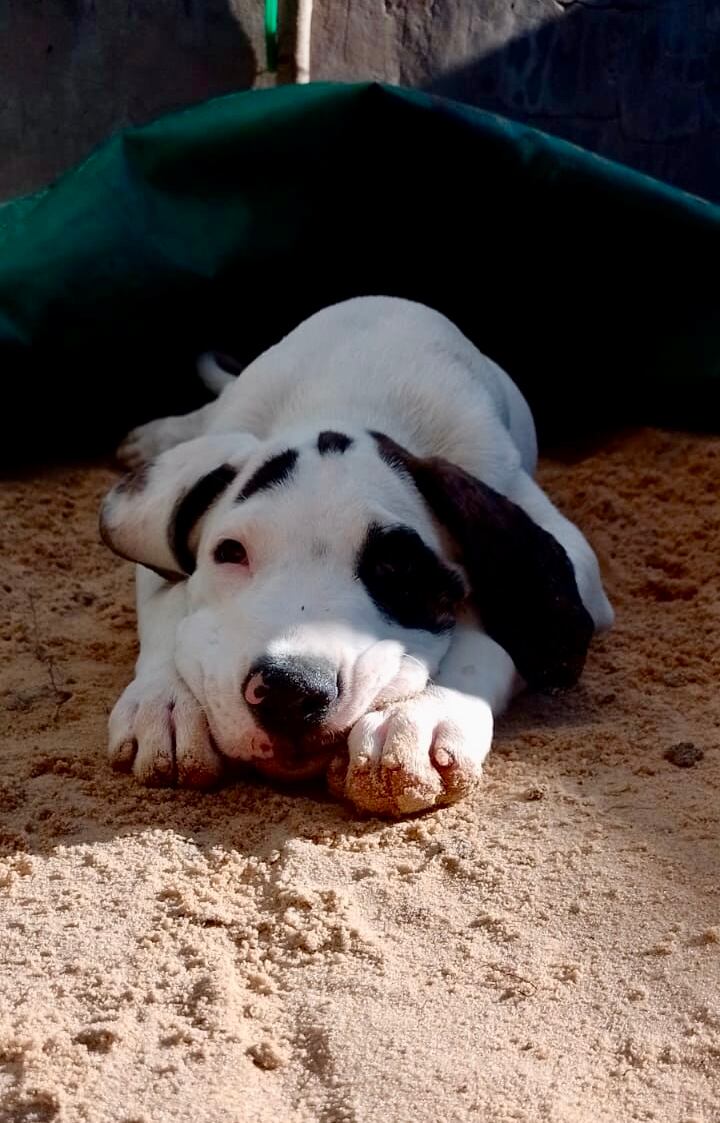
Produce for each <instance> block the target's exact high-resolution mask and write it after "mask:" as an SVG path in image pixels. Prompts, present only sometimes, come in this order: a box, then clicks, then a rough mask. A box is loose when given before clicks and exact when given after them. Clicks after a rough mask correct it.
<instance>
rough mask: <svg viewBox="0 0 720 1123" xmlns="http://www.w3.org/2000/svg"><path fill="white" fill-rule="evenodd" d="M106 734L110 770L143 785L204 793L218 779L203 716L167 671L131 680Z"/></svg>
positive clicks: (217, 761) (218, 761) (216, 760)
mask: <svg viewBox="0 0 720 1123" xmlns="http://www.w3.org/2000/svg"><path fill="white" fill-rule="evenodd" d="M108 733H109V737H108V754H109V757H110V762H111V764H112V766H113V768H117V769H119V770H121V771H123V772H132V773H133V775H134V776H135V777H136V778H137V779H138V780H139V781H140V782H141V783H143V784H148V785H151V786H155V787H159V786H164V785H168V784H180V785H181V786H183V787H189V788H207V787H210V786H212V785H213V784H215V783H217V781H218V780H219V778H220V776H221V774H222V771H223V764H222V761H221V759H220V757H219V756H218V754H217V752H216V751H215V749H214V747H213V743H212V738H211V737H210V731H209V729H208V726H207V721H206V720H205V715H204V713H203V711H202V709H201V708H200V706H199V705H198V703H197V702H196V700H195V698H194V697H193V695H192V694H191V693H190V691H189V690H188V688H187V687H186V686H185V684H184V683H183V682H181V680H180V678H179V677H178V675H177V673H176V671H175V670H174V668H172V667H168V668H162V669H158V670H156V671H153V672H152V673H151V672H145V673H142V672H141V673H140V674H139V675H138V677H137V678H135V679H133V681H132V682H131V683H130V685H129V686H128V687H127V688H126V689H125V691H124V692H123V694H122V695H121V696H120V698H119V699H118V701H117V703H116V704H115V708H114V709H113V711H112V713H111V715H110V722H109V729H108Z"/></svg>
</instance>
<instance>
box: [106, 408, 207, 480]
mask: <svg viewBox="0 0 720 1123" xmlns="http://www.w3.org/2000/svg"><path fill="white" fill-rule="evenodd" d="M193 435H194V433H193V431H192V430H191V429H190V427H189V425H188V418H187V417H162V418H160V419H159V420H157V421H148V422H147V423H146V424H145V425H139V426H138V428H137V429H132V430H131V431H130V432H129V433H128V435H127V436H126V438H125V440H124V441H123V442H122V444H121V445H120V447H119V448H118V450H117V452H116V454H115V455H116V456H117V458H118V460H119V461H120V463H121V464H123V465H124V466H125V467H126V468H130V469H133V470H134V469H137V468H141V467H142V465H143V464H147V463H149V461H151V460H154V459H155V457H156V456H159V455H160V453H161V452H166V451H167V449H169V448H174V447H175V445H178V444H181V443H182V442H183V441H186V440H188V437H191V436H193Z"/></svg>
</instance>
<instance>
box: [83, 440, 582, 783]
mask: <svg viewBox="0 0 720 1123" xmlns="http://www.w3.org/2000/svg"><path fill="white" fill-rule="evenodd" d="M101 533H102V536H103V538H104V540H105V542H106V543H107V544H108V545H109V546H110V547H111V548H112V549H113V550H115V551H116V552H117V553H119V554H120V555H121V556H123V557H126V558H128V559H131V560H133V561H135V562H138V563H139V564H141V565H144V566H147V567H148V568H150V569H154V570H156V571H157V572H159V573H161V574H162V575H163V576H165V577H166V578H167V579H168V580H186V581H187V591H188V603H189V611H188V615H187V617H186V618H185V619H184V620H183V621H182V623H181V624H180V626H179V629H178V633H177V641H176V651H175V658H176V664H177V667H178V670H179V672H180V674H181V675H182V677H183V678H184V680H185V682H186V683H187V685H188V686H189V688H190V689H191V690H192V692H193V693H194V694H195V696H196V697H197V699H198V701H199V702H200V704H201V705H202V706H203V708H204V710H205V713H206V715H207V718H208V722H209V725H210V728H211V731H212V734H213V737H214V739H215V741H216V743H217V745H218V748H219V749H220V750H221V752H223V753H224V754H225V755H226V756H228V757H231V758H235V759H240V760H249V761H252V763H253V764H255V765H256V766H257V767H258V768H260V769H261V770H263V771H266V772H269V773H274V774H277V775H281V776H284V777H292V776H295V777H298V778H299V777H301V776H307V775H311V774H313V773H314V772H317V771H320V770H321V769H322V768H323V767H324V766H325V764H326V763H327V760H328V758H329V756H330V755H331V753H332V752H333V751H334V750H335V748H336V747H337V743H338V741H340V740H341V739H342V738H344V736H345V735H346V733H347V731H348V730H349V729H350V728H351V726H352V725H353V724H354V723H355V722H356V721H357V720H358V718H360V717H361V716H362V715H363V714H365V713H367V712H368V711H370V710H372V709H375V708H378V707H379V706H382V705H385V704H388V703H390V702H392V701H394V700H399V699H401V698H404V697H408V696H410V695H413V694H416V693H418V692H419V691H421V690H422V689H424V687H425V685H426V683H427V681H428V678H430V677H432V675H434V674H435V672H436V671H437V669H438V666H439V664H440V662H441V660H442V658H443V656H444V655H445V653H446V651H447V649H448V646H449V643H450V640H451V636H452V630H453V627H454V624H455V620H456V616H457V613H458V611H459V610H460V608H461V606H462V605H463V602H464V601H465V600H466V599H467V598H468V597H470V598H471V600H472V601H473V603H474V608H475V610H476V611H477V612H478V613H479V615H480V617H481V618H482V622H483V625H484V626H485V628H486V630H487V631H488V632H489V633H490V634H491V635H493V636H494V638H496V639H497V640H498V642H500V643H501V644H502V645H503V646H504V647H505V648H506V650H507V651H508V652H509V654H510V655H511V656H512V657H513V658H514V660H515V662H516V666H517V667H518V670H519V671H520V673H521V674H522V675H523V676H524V677H525V678H526V680H527V681H528V682H529V683H530V684H531V685H536V686H542V687H550V686H560V685H567V684H569V683H570V682H572V681H574V680H575V679H576V678H577V676H578V675H579V673H580V669H581V667H582V663H583V660H584V656H585V651H586V649H587V645H588V643H589V640H590V636H591V634H592V630H593V629H592V621H591V620H590V618H589V616H588V614H587V612H586V611H585V609H584V608H583V606H582V603H581V601H580V598H579V596H578V592H577V587H576V584H575V579H574V574H573V570H572V566H571V565H570V562H569V560H568V558H567V555H566V554H565V553H564V551H563V550H562V548H561V547H560V546H559V545H558V543H557V542H555V540H554V539H553V538H551V536H550V535H548V534H547V533H546V532H545V531H543V530H541V529H540V528H539V527H537V526H536V525H535V524H534V523H533V522H532V521H531V520H530V519H529V518H528V517H527V516H526V515H525V514H524V513H523V512H522V511H520V509H519V508H517V507H516V506H515V505H514V504H512V503H510V502H509V501H508V500H506V499H504V498H503V497H501V496H500V495H498V494H497V493H496V492H494V491H492V490H491V489H490V488H488V487H486V486H485V485H483V484H482V483H480V481H478V480H476V479H474V478H473V477H472V476H470V475H468V474H467V473H466V472H464V471H463V470H462V469H460V468H458V467H456V466H455V465H452V464H449V463H447V462H446V461H442V460H435V459H432V460H422V459H419V458H416V457H413V456H411V455H410V454H409V453H407V452H406V451H405V450H404V449H402V448H401V447H400V446H398V445H396V444H395V443H394V442H393V441H392V440H390V439H389V438H387V437H384V436H382V435H381V434H378V433H374V434H372V433H367V432H353V433H348V432H342V433H340V432H334V431H332V432H330V431H326V432H322V433H320V434H317V433H314V434H313V435H312V437H311V438H308V439H304V440H295V441H293V442H292V443H289V444H288V443H282V444H280V443H277V442H271V441H267V442H260V441H258V440H256V439H255V438H253V437H250V436H249V435H247V434H240V433H235V434H223V435H219V436H212V437H202V438H199V439H197V440H193V441H189V442H187V443H186V444H182V445H178V446H177V447H176V448H174V449H171V450H170V451H168V452H166V453H163V454H162V455H161V456H160V457H158V458H157V460H156V461H154V462H152V463H151V464H149V465H148V466H146V467H145V468H144V469H143V470H141V472H139V473H135V474H133V475H132V476H129V477H126V478H125V479H124V480H122V481H121V482H120V483H119V484H118V485H117V486H116V487H115V488H114V489H113V491H111V492H110V494H109V495H108V496H107V498H106V500H105V502H104V504H103V510H102V515H101Z"/></svg>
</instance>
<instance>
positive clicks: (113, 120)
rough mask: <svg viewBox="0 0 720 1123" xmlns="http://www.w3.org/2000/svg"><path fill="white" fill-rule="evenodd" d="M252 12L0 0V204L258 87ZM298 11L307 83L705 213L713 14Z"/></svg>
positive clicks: (705, 3) (177, 4)
mask: <svg viewBox="0 0 720 1123" xmlns="http://www.w3.org/2000/svg"><path fill="white" fill-rule="evenodd" d="M287 3H288V4H289V5H290V7H292V0H287ZM263 7H264V6H263V2H262V0H0V197H7V196H10V195H12V194H16V193H19V192H22V191H28V190H31V189H33V188H35V187H38V186H40V185H42V184H44V183H45V182H47V181H48V180H50V179H52V178H54V177H55V176H56V175H57V174H58V173H59V172H61V171H62V170H64V169H65V168H67V167H69V166H70V165H72V164H73V163H75V162H76V161H77V160H79V159H81V158H82V157H83V156H85V155H86V154H87V152H88V151H89V150H90V149H91V148H92V147H94V146H95V145H96V144H98V143H99V142H100V141H101V140H102V139H103V138H104V137H106V136H107V135H108V134H109V133H110V132H112V131H114V130H116V129H117V128H120V127H122V126H123V125H126V124H130V123H137V122H141V121H145V120H148V119H149V118H151V117H154V116H156V115H157V114H158V113H161V112H163V111H165V110H167V109H170V108H174V107H176V106H180V105H185V104H189V103H191V102H194V101H199V100H201V99H203V98H205V97H208V96H210V95H212V94H216V93H223V92H226V91H228V90H233V89H243V88H247V87H248V86H251V85H253V84H266V83H267V82H268V80H269V79H268V76H267V75H264V74H263V67H264V43H263V31H262V24H263ZM314 9H315V10H314V20H313V39H312V61H313V77H314V78H331V79H364V78H380V79H386V80H388V81H393V82H401V83H405V84H408V85H412V86H417V87H421V88H424V89H428V90H431V91H437V92H439V93H443V94H447V95H449V96H452V97H458V98H460V99H461V100H465V101H468V102H470V103H473V104H476V105H480V106H485V107H488V108H491V109H494V110H496V111H498V112H501V113H505V114H507V115H509V116H513V117H516V118H518V119H521V120H526V121H530V122H532V123H534V124H537V125H538V126H540V127H541V128H544V129H547V130H548V131H551V132H556V133H558V134H559V135H561V136H565V137H568V138H569V139H571V140H575V141H577V142H578V143H580V144H583V145H585V146H587V147H590V148H593V149H595V150H597V151H600V152H603V153H605V154H607V155H609V156H612V157H614V158H616V159H619V160H622V161H624V162H626V163H628V164H631V165H634V166H635V167H638V168H641V169H643V170H645V171H648V172H650V173H652V174H654V175H658V176H660V177H661V178H664V179H667V180H668V181H670V182H672V183H675V184H677V185H679V186H682V187H685V188H688V189H690V190H694V191H697V192H699V193H700V194H705V195H706V196H707V197H710V198H714V199H718V200H720V0H512V2H511V0H315V5H314ZM289 22H291V17H289V18H288V20H286V24H287V23H289Z"/></svg>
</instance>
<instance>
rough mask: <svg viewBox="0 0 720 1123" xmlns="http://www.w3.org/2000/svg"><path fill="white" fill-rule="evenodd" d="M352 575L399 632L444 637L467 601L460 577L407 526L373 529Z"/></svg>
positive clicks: (369, 532)
mask: <svg viewBox="0 0 720 1123" xmlns="http://www.w3.org/2000/svg"><path fill="white" fill-rule="evenodd" d="M355 572H356V575H357V577H358V578H359V580H360V581H362V583H363V585H364V586H365V588H366V589H367V591H368V594H369V595H370V599H371V600H372V601H373V603H374V604H375V605H376V607H377V608H379V609H380V611H381V612H382V614H383V615H384V616H386V617H387V618H388V619H390V620H394V621H395V623H397V624H400V626H401V627H403V628H417V629H419V630H420V631H424V632H433V633H435V634H439V633H440V632H446V631H448V629H449V628H452V626H453V624H454V623H455V612H456V610H457V606H458V604H459V603H460V601H461V600H462V599H463V598H464V596H465V586H464V583H463V581H462V578H461V577H460V576H459V574H457V573H455V572H454V571H453V570H452V569H450V568H449V567H448V566H447V565H445V563H444V562H442V561H441V560H440V558H439V557H438V556H437V554H436V553H435V552H434V550H431V549H430V547H429V546H426V545H425V543H424V542H423V540H422V538H421V537H420V535H419V534H416V532H415V531H414V530H411V529H410V527H406V526H391V527H381V526H378V525H377V524H375V523H373V524H372V525H371V526H370V527H369V529H368V532H367V536H366V538H365V542H364V543H363V546H362V549H361V550H360V553H359V555H358V559H357V567H356V571H355Z"/></svg>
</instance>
